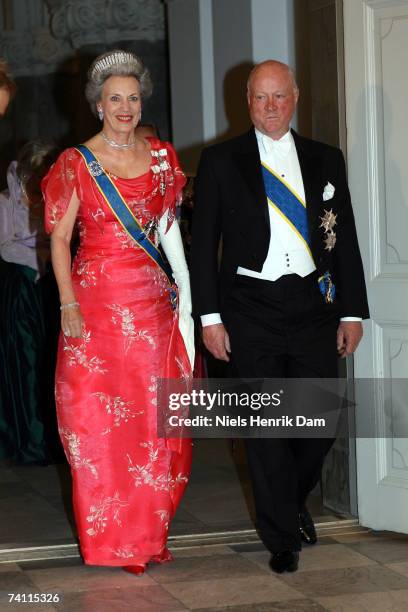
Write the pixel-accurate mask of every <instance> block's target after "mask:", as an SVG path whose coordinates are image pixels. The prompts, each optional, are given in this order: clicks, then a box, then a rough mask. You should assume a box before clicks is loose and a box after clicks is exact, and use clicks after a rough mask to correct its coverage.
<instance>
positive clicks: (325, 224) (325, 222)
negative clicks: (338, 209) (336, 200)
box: [320, 208, 337, 232]
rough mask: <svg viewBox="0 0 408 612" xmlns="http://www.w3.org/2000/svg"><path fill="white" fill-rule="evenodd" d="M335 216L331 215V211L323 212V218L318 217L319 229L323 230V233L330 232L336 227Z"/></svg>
mask: <svg viewBox="0 0 408 612" xmlns="http://www.w3.org/2000/svg"><path fill="white" fill-rule="evenodd" d="M336 219H337V215H335V214H334V213H333V209H332V208H331V209H330V210H326V209H325V210H324V215H323V217H320V221H321V222H322V223H321V225H320V227H322V228H323V229H324V231H325V232H332V231H333V227H334V226H335V225H337V221H336Z"/></svg>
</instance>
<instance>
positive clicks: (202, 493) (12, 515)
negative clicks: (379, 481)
mask: <svg viewBox="0 0 408 612" xmlns="http://www.w3.org/2000/svg"><path fill="white" fill-rule="evenodd" d="M237 455H238V456H237ZM193 456H194V462H193V469H192V474H191V479H190V483H189V486H188V487H187V492H186V495H185V496H184V498H183V501H182V503H181V506H180V508H179V509H178V511H177V515H176V518H175V520H174V521H173V523H172V525H171V535H185V534H197V533H212V532H217V531H224V530H229V531H235V530H239V529H252V528H253V522H252V519H251V515H252V516H253V514H254V511H253V502H252V496H251V487H250V483H249V478H248V475H247V472H246V465H245V460H244V455H242V457H241V455H240V454H239V453H238V451H237V450H236V451H235V452H234V455H232V453H231V441H229V440H199V441H196V442H195V448H194V455H193ZM309 509H310V511H311V512H312V514H313V516H315V517H322V518H323V515H326V516H325V517H324V518H323V520H324V519H325V520H330V519H333V518H336V517H333V516H332V515H331V513H330V512H328V511H326V510H325V509H324V508H323V506H322V503H321V498H320V497H319V496H312V497H311V499H310V502H309ZM6 517H7V520H6V521H5V520H4V519H5V518H6ZM75 535H76V534H75V525H74V521H73V516H72V508H71V478H70V473H69V467H68V465H67V464H59V465H48V466H35V465H34V466H7V465H3V466H1V465H0V551H1V549H5V548H16V547H24V546H37V545H38V546H41V545H46V544H49V545H55V544H67V543H72V542H75V539H76V538H75Z"/></svg>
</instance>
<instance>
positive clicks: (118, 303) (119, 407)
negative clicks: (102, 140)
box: [43, 139, 191, 565]
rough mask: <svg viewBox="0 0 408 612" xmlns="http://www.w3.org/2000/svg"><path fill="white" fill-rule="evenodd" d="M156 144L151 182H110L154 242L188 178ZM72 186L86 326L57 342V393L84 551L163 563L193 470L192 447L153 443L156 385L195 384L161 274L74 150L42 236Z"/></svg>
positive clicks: (77, 281) (93, 560)
mask: <svg viewBox="0 0 408 612" xmlns="http://www.w3.org/2000/svg"><path fill="white" fill-rule="evenodd" d="M149 140H150V144H151V153H152V160H151V167H150V170H149V171H148V172H147V173H146V174H144V175H142V176H140V177H138V178H136V179H122V178H119V177H115V176H113V175H110V178H111V179H112V180H113V182H114V183H115V185H116V187H117V188H118V190H119V191H120V193H121V194H122V197H123V198H124V199H125V201H126V203H127V205H128V206H129V207H130V208H131V210H132V211H133V213H134V215H135V216H136V218H137V220H138V221H139V223H141V224H142V225H143V226H144V227H145V228H147V231H148V232H149V237H150V238H151V239H152V240H155V241H157V225H158V220H159V218H160V217H161V215H163V214H164V213H165V212H166V211H167V214H168V226H170V224H171V223H172V222H173V220H174V218H175V208H176V203H177V201H178V200H179V199H180V195H181V189H182V187H183V185H184V183H185V177H184V175H183V173H182V171H181V169H180V167H179V164H178V160H177V157H176V154H175V152H174V149H173V148H172V146H171V145H170V144H169V143H163V142H161V141H159V140H157V139H149ZM74 188H75V189H76V192H77V195H78V197H79V200H80V207H79V211H78V218H77V220H78V225H79V233H80V247H79V250H78V253H77V255H76V257H75V260H74V263H73V269H72V279H73V285H74V291H75V295H76V299H77V300H78V302H79V303H80V307H81V312H82V315H83V318H84V328H83V335H82V338H77V339H75V338H69V337H64V336H63V335H62V334H61V336H60V342H59V350H58V362H57V370H56V382H55V388H56V402H57V415H58V424H59V432H60V436H61V440H62V443H63V446H64V450H65V453H66V456H67V459H68V461H69V463H70V466H71V472H72V477H73V505H74V512H75V519H76V524H77V529H78V535H79V540H80V547H81V552H82V555H83V558H84V561H85V563H88V564H94V565H136V564H141V563H147V562H148V561H150V560H153V561H158V562H162V561H166V560H168V559H169V558H170V554H169V552H168V551H167V549H166V540H167V534H168V529H169V523H170V520H171V519H172V517H173V515H174V513H175V510H176V508H177V506H178V504H179V502H180V500H181V497H182V495H183V492H184V490H185V487H186V484H187V480H188V477H189V473H190V466H191V441H190V440H179V441H178V442H177V444H176V443H174V444H171V443H169V441H166V440H164V439H159V438H158V437H157V414H156V410H157V408H156V403H157V401H156V399H157V398H156V391H157V378H158V377H166V376H167V377H173V378H189V377H190V376H191V368H190V364H189V360H188V356H187V353H186V350H185V346H184V343H183V339H182V337H181V335H180V332H179V330H178V312H177V310H175V311H173V310H172V307H171V302H170V298H169V286H168V282H167V280H166V276H165V274H164V273H163V272H162V270H161V269H159V268H158V266H157V264H155V263H154V262H153V261H152V260H151V259H150V258H149V256H148V255H147V254H146V253H145V252H144V251H143V250H142V249H141V248H140V247H139V246H138V245H137V244H136V243H134V241H133V240H132V238H130V236H129V235H128V234H127V233H126V232H125V230H124V229H123V228H122V226H121V225H120V224H119V222H118V221H117V219H116V218H115V216H114V215H113V213H112V212H111V210H110V208H109V207H108V206H107V204H106V202H105V200H104V198H103V196H102V195H101V194H100V193H99V190H98V187H97V186H96V184H95V182H94V179H93V178H92V176H91V175H90V174H89V171H88V169H87V167H86V164H85V162H84V160H83V158H82V157H81V155H80V154H79V153H78V152H77V151H76V150H75V149H67V150H66V151H65V152H64V153H62V155H61V156H60V157H59V159H58V160H57V162H56V163H55V165H54V166H53V167H52V168H51V170H50V172H49V173H48V175H47V176H46V178H45V179H44V182H43V190H44V196H45V203H46V213H45V218H46V219H45V220H46V229H47V231H49V232H52V230H53V227H54V226H55V224H56V223H57V222H58V221H59V220H60V219H61V217H62V216H63V215H64V213H65V212H66V210H67V207H68V204H69V202H70V199H71V196H72V192H73V189H74ZM173 442H174V441H173Z"/></svg>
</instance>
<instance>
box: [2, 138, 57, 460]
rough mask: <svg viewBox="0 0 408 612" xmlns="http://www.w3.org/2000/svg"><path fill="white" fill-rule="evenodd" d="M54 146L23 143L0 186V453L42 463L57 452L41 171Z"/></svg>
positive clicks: (52, 294)
mask: <svg viewBox="0 0 408 612" xmlns="http://www.w3.org/2000/svg"><path fill="white" fill-rule="evenodd" d="M55 157H56V149H55V147H54V146H53V145H50V144H45V143H42V142H40V141H32V142H29V143H27V144H26V145H25V146H24V147H23V148H22V149H21V151H20V153H19V155H18V159H17V161H13V162H11V164H10V166H9V168H8V172H7V183H8V188H7V189H6V190H4V191H3V192H2V193H0V460H1V459H3V460H4V459H5V460H8V461H10V462H12V463H18V464H31V463H39V464H44V463H45V464H46V463H48V462H50V461H52V460H53V458H54V456H55V455H58V453H59V443H57V440H58V436H57V433H56V425H55V416H54V405H53V377H52V374H51V373H52V372H53V369H54V364H55V361H54V360H55V353H56V343H57V334H58V315H59V311H58V306H57V304H58V295H57V292H56V286H55V282H54V280H53V276H52V271H51V267H50V247H49V240H48V238H47V236H46V234H45V231H44V224H43V201H42V195H41V190H40V181H41V178H42V177H43V176H44V175H45V173H46V172H47V171H48V169H49V167H50V165H51V163H52V162H53V161H54V159H55Z"/></svg>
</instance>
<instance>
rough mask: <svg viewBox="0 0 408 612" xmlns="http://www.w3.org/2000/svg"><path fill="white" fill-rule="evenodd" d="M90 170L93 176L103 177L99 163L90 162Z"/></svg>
mask: <svg viewBox="0 0 408 612" xmlns="http://www.w3.org/2000/svg"><path fill="white" fill-rule="evenodd" d="M88 168H89V172H90V173H91V174H92V176H101V174H103V168H102V166H101V164H100V163H99V162H97V161H91V162H89V164H88Z"/></svg>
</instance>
